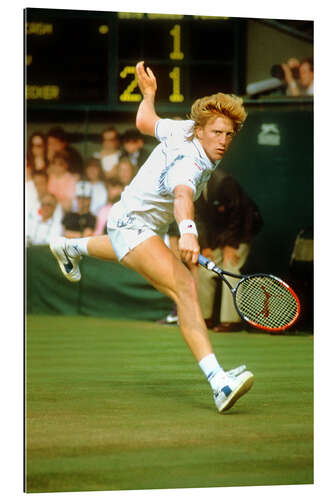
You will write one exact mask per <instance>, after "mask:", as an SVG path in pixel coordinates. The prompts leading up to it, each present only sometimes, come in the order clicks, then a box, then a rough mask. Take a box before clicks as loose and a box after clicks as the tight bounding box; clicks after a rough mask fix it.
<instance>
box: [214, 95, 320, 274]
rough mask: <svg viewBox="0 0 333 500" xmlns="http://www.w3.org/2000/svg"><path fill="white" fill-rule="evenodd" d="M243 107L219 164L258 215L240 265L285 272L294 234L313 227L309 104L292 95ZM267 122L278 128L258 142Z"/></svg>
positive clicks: (311, 132)
mask: <svg viewBox="0 0 333 500" xmlns="http://www.w3.org/2000/svg"><path fill="white" fill-rule="evenodd" d="M247 110H248V112H249V115H248V118H247V120H246V122H245V125H244V128H243V129H242V130H241V132H240V133H239V135H238V136H237V137H236V138H235V140H234V142H233V144H232V147H231V149H230V150H229V151H228V153H227V155H226V157H225V158H224V159H223V162H222V163H221V165H222V164H223V167H224V168H225V169H227V170H228V171H230V172H231V173H232V174H234V175H235V176H236V178H237V179H238V180H239V182H240V183H241V185H242V186H243V187H244V189H245V190H246V191H247V192H248V193H249V194H250V195H251V196H252V197H253V199H254V200H255V201H256V203H257V204H258V206H259V207H260V210H261V213H262V215H263V218H264V226H263V229H262V231H261V232H260V234H259V235H258V236H257V238H256V240H255V241H254V243H253V247H252V252H251V255H250V258H249V260H248V262H247V265H246V269H247V270H249V271H262V272H270V273H275V274H280V275H285V274H287V273H288V268H289V260H290V256H291V252H292V248H293V245H294V241H295V238H296V236H297V233H298V232H299V230H300V229H301V228H308V227H312V226H313V105H312V103H305V102H300V103H299V104H297V99H296V102H295V103H294V104H289V103H283V102H281V103H276V104H267V103H265V105H263V104H259V103H258V104H254V105H251V106H247ZM268 125H274V130H277V131H278V133H279V141H280V144H279V145H277V146H274V145H261V144H258V136H259V134H260V133H261V131H262V129H263V126H264V128H265V129H267V126H268ZM270 128H271V129H272V127H270ZM273 135H274V136H275V134H273ZM266 137H267V135H266ZM272 139H275V140H277V138H276V137H274V138H272ZM267 140H268V139H267ZM271 142H273V141H271Z"/></svg>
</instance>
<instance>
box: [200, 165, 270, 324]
mask: <svg viewBox="0 0 333 500" xmlns="http://www.w3.org/2000/svg"><path fill="white" fill-rule="evenodd" d="M195 206H196V215H197V218H196V224H197V228H198V233H199V245H200V248H201V253H202V254H203V255H204V256H205V257H207V258H210V259H212V260H213V261H214V262H215V263H216V264H217V265H218V266H219V267H222V268H223V269H225V270H227V271H230V272H232V273H235V274H239V273H240V270H241V268H242V267H243V265H244V264H245V262H246V259H247V257H248V255H249V251H250V244H251V241H252V240H253V238H254V237H255V235H256V234H257V233H258V232H259V231H260V228H261V226H262V223H263V221H262V217H261V215H260V212H259V209H258V207H257V205H256V204H255V203H254V202H253V201H252V200H251V199H250V198H249V196H248V195H247V194H246V193H245V191H244V190H243V189H242V187H241V186H240V185H239V183H238V182H237V181H236V180H235V179H234V177H232V175H230V174H229V173H227V172H226V171H224V170H223V169H222V168H217V169H216V170H215V171H214V172H213V174H212V176H211V178H210V180H209V182H208V183H207V184H206V186H205V188H204V190H203V192H202V194H201V197H200V198H199V199H198V200H197V202H196V205H195ZM230 281H232V282H233V285H234V286H235V284H236V283H237V279H234V278H231V280H230ZM217 283H219V282H217V281H216V276H215V275H214V273H213V272H211V271H207V270H205V269H202V268H201V269H199V300H200V305H201V309H202V313H203V317H204V319H205V321H206V324H207V326H208V327H209V328H212V327H214V328H213V329H214V331H217V332H221V331H222V332H223V331H238V330H241V320H240V317H239V316H238V314H237V312H236V309H235V307H234V304H233V299H232V295H231V293H230V291H229V290H228V288H227V285H225V284H224V283H223V285H222V296H221V305H220V322H219V323H218V324H217V325H215V326H214V323H213V319H212V315H213V307H214V299H215V294H216V287H217Z"/></svg>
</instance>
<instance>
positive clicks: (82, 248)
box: [66, 236, 91, 257]
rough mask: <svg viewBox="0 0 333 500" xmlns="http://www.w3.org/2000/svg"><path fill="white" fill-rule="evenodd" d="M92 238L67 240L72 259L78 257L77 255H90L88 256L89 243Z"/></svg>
mask: <svg viewBox="0 0 333 500" xmlns="http://www.w3.org/2000/svg"><path fill="white" fill-rule="evenodd" d="M90 238H91V237H90V236H88V238H71V239H70V240H67V245H66V246H67V251H68V253H69V255H70V256H71V257H76V256H77V255H89V254H88V248H87V245H88V241H89V240H90Z"/></svg>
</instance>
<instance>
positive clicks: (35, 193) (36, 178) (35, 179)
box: [26, 170, 48, 214]
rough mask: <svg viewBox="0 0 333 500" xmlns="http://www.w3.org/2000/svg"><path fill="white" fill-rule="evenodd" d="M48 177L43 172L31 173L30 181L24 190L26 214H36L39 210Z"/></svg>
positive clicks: (45, 191)
mask: <svg viewBox="0 0 333 500" xmlns="http://www.w3.org/2000/svg"><path fill="white" fill-rule="evenodd" d="M47 184H48V175H47V173H46V171H45V170H36V171H35V172H33V173H32V177H31V180H30V181H28V184H27V187H28V186H29V188H28V189H26V207H27V214H29V213H30V212H37V211H38V210H39V208H40V203H41V199H42V197H43V196H44V194H46V193H47V192H48V191H47Z"/></svg>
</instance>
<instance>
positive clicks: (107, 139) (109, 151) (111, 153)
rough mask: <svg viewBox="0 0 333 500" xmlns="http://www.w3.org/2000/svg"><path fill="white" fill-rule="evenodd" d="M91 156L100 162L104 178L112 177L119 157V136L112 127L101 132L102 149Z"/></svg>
mask: <svg viewBox="0 0 333 500" xmlns="http://www.w3.org/2000/svg"><path fill="white" fill-rule="evenodd" d="M93 156H94V158H97V159H99V160H100V161H101V164H102V169H103V172H104V174H105V175H106V177H112V175H113V174H112V170H113V168H114V167H115V165H117V163H118V161H119V158H120V156H121V150H120V139H119V134H118V131H117V130H116V129H115V128H114V127H108V128H107V129H105V130H104V131H103V132H102V149H101V151H99V152H97V153H94V155H93Z"/></svg>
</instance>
